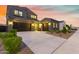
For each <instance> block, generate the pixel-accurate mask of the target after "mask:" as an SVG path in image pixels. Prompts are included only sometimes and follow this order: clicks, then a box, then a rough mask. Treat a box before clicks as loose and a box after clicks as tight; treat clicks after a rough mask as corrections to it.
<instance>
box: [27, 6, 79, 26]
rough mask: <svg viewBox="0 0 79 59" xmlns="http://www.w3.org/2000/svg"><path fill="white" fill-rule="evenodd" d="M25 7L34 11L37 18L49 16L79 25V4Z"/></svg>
mask: <svg viewBox="0 0 79 59" xmlns="http://www.w3.org/2000/svg"><path fill="white" fill-rule="evenodd" d="M26 7H28V8H29V9H31V10H32V11H34V12H35V13H36V14H37V15H38V19H39V20H42V19H43V18H45V17H50V18H53V19H56V20H64V21H65V22H66V23H67V24H72V25H73V26H78V27H79V5H35V6H34V5H33V6H32V5H29V6H26Z"/></svg>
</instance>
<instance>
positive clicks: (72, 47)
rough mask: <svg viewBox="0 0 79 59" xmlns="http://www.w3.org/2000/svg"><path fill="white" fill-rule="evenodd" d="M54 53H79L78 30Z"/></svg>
mask: <svg viewBox="0 0 79 59" xmlns="http://www.w3.org/2000/svg"><path fill="white" fill-rule="evenodd" d="M54 53H56V54H77V53H78V54H79V30H78V31H76V33H75V34H73V35H72V36H71V37H70V38H69V39H68V40H67V42H65V43H64V44H63V45H62V46H61V47H60V48H59V49H58V50H56V51H55V52H54Z"/></svg>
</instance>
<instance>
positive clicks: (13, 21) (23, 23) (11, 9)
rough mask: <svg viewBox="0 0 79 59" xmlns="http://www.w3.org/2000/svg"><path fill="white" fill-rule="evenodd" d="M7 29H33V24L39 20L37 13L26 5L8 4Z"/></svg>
mask: <svg viewBox="0 0 79 59" xmlns="http://www.w3.org/2000/svg"><path fill="white" fill-rule="evenodd" d="M5 17H6V26H5V27H6V29H7V30H10V29H12V28H14V29H17V30H19V31H24V30H32V28H31V24H32V23H33V22H37V15H36V14H35V13H34V12H32V11H31V10H30V9H28V8H26V7H20V6H12V5H8V6H7V10H6V16H5Z"/></svg>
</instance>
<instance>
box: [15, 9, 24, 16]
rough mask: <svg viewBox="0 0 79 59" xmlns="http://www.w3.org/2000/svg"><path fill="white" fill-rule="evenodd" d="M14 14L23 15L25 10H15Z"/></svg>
mask: <svg viewBox="0 0 79 59" xmlns="http://www.w3.org/2000/svg"><path fill="white" fill-rule="evenodd" d="M14 15H16V16H23V12H22V11H19V10H14Z"/></svg>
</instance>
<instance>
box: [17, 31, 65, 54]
mask: <svg viewBox="0 0 79 59" xmlns="http://www.w3.org/2000/svg"><path fill="white" fill-rule="evenodd" d="M17 35H18V36H21V37H22V38H23V42H24V43H25V44H26V45H28V47H29V48H30V49H31V50H32V51H33V52H34V53H36V54H48V53H52V52H55V51H56V50H57V49H58V48H59V47H60V46H61V45H62V44H63V43H64V42H65V41H66V40H65V39H63V38H60V37H56V36H53V35H49V34H46V33H45V32H35V31H30V32H18V33H17Z"/></svg>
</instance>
